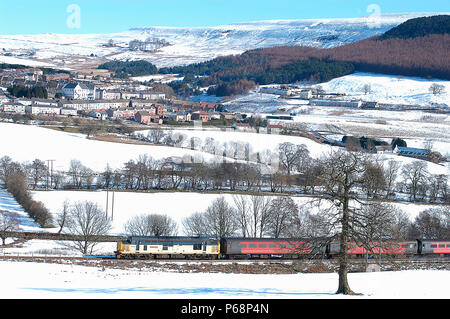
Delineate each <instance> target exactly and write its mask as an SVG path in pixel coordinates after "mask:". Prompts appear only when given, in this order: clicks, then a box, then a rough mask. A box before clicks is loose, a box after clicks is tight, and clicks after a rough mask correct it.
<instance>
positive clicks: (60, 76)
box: [44, 73, 70, 82]
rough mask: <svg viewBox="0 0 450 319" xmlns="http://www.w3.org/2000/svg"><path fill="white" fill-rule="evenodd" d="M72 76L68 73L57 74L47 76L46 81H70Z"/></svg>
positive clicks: (45, 76)
mask: <svg viewBox="0 0 450 319" xmlns="http://www.w3.org/2000/svg"><path fill="white" fill-rule="evenodd" d="M69 79H70V74H67V73H55V74H46V75H44V81H46V82H49V81H60V80H69Z"/></svg>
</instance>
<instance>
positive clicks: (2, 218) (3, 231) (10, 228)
mask: <svg viewBox="0 0 450 319" xmlns="http://www.w3.org/2000/svg"><path fill="white" fill-rule="evenodd" d="M18 230H19V219H18V218H17V216H15V214H13V213H10V212H6V211H0V238H1V239H2V243H3V245H5V244H6V238H8V237H9V236H8V233H9V232H14V231H18Z"/></svg>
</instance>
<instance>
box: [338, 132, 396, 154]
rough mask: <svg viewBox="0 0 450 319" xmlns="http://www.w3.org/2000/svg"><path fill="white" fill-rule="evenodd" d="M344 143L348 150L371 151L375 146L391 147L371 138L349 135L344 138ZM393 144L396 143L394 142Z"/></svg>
mask: <svg viewBox="0 0 450 319" xmlns="http://www.w3.org/2000/svg"><path fill="white" fill-rule="evenodd" d="M342 143H344V144H345V147H346V148H347V149H351V150H365V151H371V150H372V149H373V148H374V147H375V146H380V145H389V144H388V143H387V142H385V141H379V140H377V139H374V138H370V137H365V136H362V137H355V136H347V135H345V136H343V137H342ZM393 143H394V141H393ZM396 145H397V144H396ZM400 146H401V145H400ZM394 147H395V146H393V148H394Z"/></svg>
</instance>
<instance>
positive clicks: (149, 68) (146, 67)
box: [97, 60, 158, 78]
mask: <svg viewBox="0 0 450 319" xmlns="http://www.w3.org/2000/svg"><path fill="white" fill-rule="evenodd" d="M97 68H98V69H106V70H109V71H111V72H114V77H117V78H126V77H128V76H140V75H148V74H155V73H157V72H158V68H157V67H156V66H155V65H153V64H152V63H150V62H147V61H144V60H137V61H117V60H115V61H110V62H106V63H103V64H100V65H99V66H98V67H97Z"/></svg>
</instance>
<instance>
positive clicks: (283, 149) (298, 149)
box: [278, 142, 309, 175]
mask: <svg viewBox="0 0 450 319" xmlns="http://www.w3.org/2000/svg"><path fill="white" fill-rule="evenodd" d="M278 150H279V156H280V164H281V166H282V167H283V168H284V169H285V170H286V172H287V174H288V175H290V174H291V172H292V171H293V170H294V169H298V167H299V166H301V164H302V163H303V162H304V159H306V158H307V157H308V156H309V151H308V148H307V147H306V146H305V145H303V144H301V145H294V144H292V143H290V142H284V143H281V144H280V145H279V146H278Z"/></svg>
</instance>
